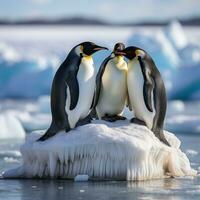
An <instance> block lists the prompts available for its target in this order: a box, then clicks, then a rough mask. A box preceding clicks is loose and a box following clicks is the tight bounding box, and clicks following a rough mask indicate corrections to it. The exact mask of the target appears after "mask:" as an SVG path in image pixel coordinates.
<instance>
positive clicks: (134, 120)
mask: <svg viewBox="0 0 200 200" xmlns="http://www.w3.org/2000/svg"><path fill="white" fill-rule="evenodd" d="M130 122H131V123H134V124H138V125H142V126H146V123H145V122H144V121H142V120H140V119H138V118H132V119H131V120H130Z"/></svg>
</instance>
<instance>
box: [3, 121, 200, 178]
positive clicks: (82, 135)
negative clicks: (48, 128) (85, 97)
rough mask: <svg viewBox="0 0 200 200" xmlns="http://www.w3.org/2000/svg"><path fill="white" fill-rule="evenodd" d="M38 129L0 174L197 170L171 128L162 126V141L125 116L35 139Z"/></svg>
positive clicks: (158, 174)
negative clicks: (19, 161) (19, 155)
mask: <svg viewBox="0 0 200 200" xmlns="http://www.w3.org/2000/svg"><path fill="white" fill-rule="evenodd" d="M42 134H44V131H35V132H33V133H31V134H30V135H28V136H27V138H26V141H25V144H24V145H22V147H21V153H22V158H23V164H22V165H21V166H19V167H17V168H14V169H10V170H7V171H5V172H3V174H2V176H3V177H4V178H33V177H34V178H75V177H76V176H77V175H81V174H82V175H83V174H84V175H88V176H89V177H90V178H91V179H92V178H97V179H100V180H102V179H103V180H105V179H111V180H116V179H117V180H148V179H156V178H164V177H166V176H168V175H169V176H175V177H176V176H177V177H178V176H195V175H196V173H197V172H196V171H195V170H193V169H192V168H191V167H190V162H189V160H188V158H187V156H186V154H185V153H183V152H182V151H181V150H180V145H181V142H180V141H179V140H178V138H177V137H176V136H175V135H174V134H172V133H169V132H167V131H165V136H166V138H167V140H168V141H169V143H170V144H171V147H168V146H166V145H164V144H163V143H161V142H160V141H159V140H158V139H157V138H156V137H155V136H154V134H153V133H152V132H151V131H150V130H149V129H147V128H146V127H145V126H139V125H135V124H130V123H129V122H128V121H118V122H115V123H109V122H104V121H101V120H98V121H93V123H92V124H88V125H85V126H81V127H78V128H76V129H74V130H71V131H70V132H68V133H65V132H60V133H58V134H57V135H56V136H54V137H52V138H50V139H48V140H46V141H44V142H36V140H37V139H38V138H39V137H40V136H41V135H42Z"/></svg>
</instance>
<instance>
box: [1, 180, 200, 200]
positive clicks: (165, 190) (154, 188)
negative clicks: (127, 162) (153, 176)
mask: <svg viewBox="0 0 200 200" xmlns="http://www.w3.org/2000/svg"><path fill="white" fill-rule="evenodd" d="M199 182H200V178H198V177H197V178H194V179H187V178H185V179H164V180H153V181H141V182H126V181H121V182H117V181H107V182H103V181H102V182H82V183H81V182H73V181H67V180H0V199H1V198H3V199H7V200H10V199H13V197H14V199H21V200H37V199H44V200H55V199H57V200H60V199H87V200H90V199H91V200H95V199H115V200H118V199H119V200H121V199H128V200H129V199H130V200H132V199H141V200H151V199H153V200H156V199H163V200H180V199H181V200H182V199H191V195H192V199H199V196H200V187H199Z"/></svg>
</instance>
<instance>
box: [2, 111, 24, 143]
mask: <svg viewBox="0 0 200 200" xmlns="http://www.w3.org/2000/svg"><path fill="white" fill-rule="evenodd" d="M16 138H17V139H23V138H25V131H24V129H23V127H22V125H21V123H20V122H19V120H18V119H17V118H16V117H15V116H14V115H12V114H10V113H2V114H0V139H16Z"/></svg>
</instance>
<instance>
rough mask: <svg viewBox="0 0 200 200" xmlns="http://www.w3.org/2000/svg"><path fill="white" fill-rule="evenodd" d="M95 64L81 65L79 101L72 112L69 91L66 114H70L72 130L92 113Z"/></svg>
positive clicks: (78, 76) (68, 93) (78, 77)
mask: <svg viewBox="0 0 200 200" xmlns="http://www.w3.org/2000/svg"><path fill="white" fill-rule="evenodd" d="M94 73H95V71H94V67H93V62H92V63H90V64H89V65H88V64H86V63H84V62H83V63H81V64H80V66H79V71H78V74H77V79H78V83H79V99H78V103H77V105H76V107H75V108H74V109H73V110H70V109H69V107H70V92H69V88H68V89H67V100H66V107H65V110H66V113H67V114H68V120H69V124H70V127H71V128H74V127H75V126H76V123H77V122H78V121H79V120H80V119H83V118H85V117H86V116H87V115H88V114H89V111H90V107H91V105H92V100H93V96H94V90H95V75H94Z"/></svg>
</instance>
